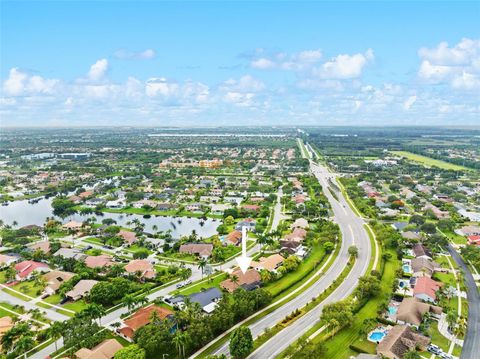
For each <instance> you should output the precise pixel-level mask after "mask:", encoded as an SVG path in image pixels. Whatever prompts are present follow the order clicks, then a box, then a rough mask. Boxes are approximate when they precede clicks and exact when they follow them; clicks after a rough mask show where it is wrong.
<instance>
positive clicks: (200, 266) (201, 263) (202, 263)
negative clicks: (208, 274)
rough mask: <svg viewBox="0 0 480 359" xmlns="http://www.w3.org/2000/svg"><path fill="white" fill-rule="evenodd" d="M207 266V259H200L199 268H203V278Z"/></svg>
mask: <svg viewBox="0 0 480 359" xmlns="http://www.w3.org/2000/svg"><path fill="white" fill-rule="evenodd" d="M206 266H207V260H206V259H205V258H202V259H200V261H199V262H198V269H201V270H202V279H203V271H204V269H205V267H206Z"/></svg>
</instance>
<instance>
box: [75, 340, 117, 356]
mask: <svg viewBox="0 0 480 359" xmlns="http://www.w3.org/2000/svg"><path fill="white" fill-rule="evenodd" d="M122 348H123V346H122V344H120V343H119V342H118V341H117V340H116V339H105V340H104V341H103V342H101V343H100V344H98V345H96V346H94V347H93V348H92V349H87V348H82V349H80V350H77V351H76V352H75V358H76V359H112V358H113V357H114V356H115V354H116V353H117V352H118V351H119V350H120V349H122Z"/></svg>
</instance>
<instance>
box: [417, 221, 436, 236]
mask: <svg viewBox="0 0 480 359" xmlns="http://www.w3.org/2000/svg"><path fill="white" fill-rule="evenodd" d="M420 229H421V230H422V231H423V232H425V233H428V234H434V233H435V232H436V231H437V228H436V227H435V224H433V223H424V224H422V226H421V227H420Z"/></svg>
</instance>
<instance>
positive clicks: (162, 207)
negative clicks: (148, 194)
mask: <svg viewBox="0 0 480 359" xmlns="http://www.w3.org/2000/svg"><path fill="white" fill-rule="evenodd" d="M174 208H176V206H175V205H174V204H173V203H159V204H158V205H157V209H158V210H159V211H170V210H172V209H174Z"/></svg>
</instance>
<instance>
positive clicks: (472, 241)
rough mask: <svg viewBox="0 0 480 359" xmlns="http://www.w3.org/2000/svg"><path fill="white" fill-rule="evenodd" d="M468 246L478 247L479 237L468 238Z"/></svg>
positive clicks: (479, 244)
mask: <svg viewBox="0 0 480 359" xmlns="http://www.w3.org/2000/svg"><path fill="white" fill-rule="evenodd" d="M467 240H468V244H471V245H477V246H480V236H468V237H467Z"/></svg>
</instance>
